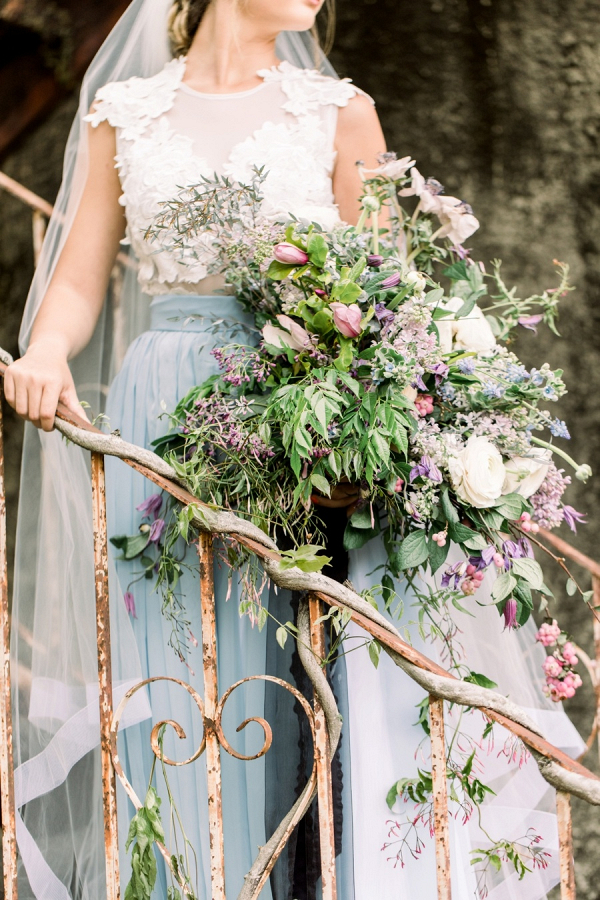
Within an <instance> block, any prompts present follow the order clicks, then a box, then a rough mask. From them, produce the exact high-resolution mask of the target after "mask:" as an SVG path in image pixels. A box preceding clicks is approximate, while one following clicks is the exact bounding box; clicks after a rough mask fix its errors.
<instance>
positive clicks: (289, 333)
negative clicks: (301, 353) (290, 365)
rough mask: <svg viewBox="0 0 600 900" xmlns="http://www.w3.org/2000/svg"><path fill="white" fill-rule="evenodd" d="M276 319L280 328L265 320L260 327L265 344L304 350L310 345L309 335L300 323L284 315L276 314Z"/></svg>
mask: <svg viewBox="0 0 600 900" xmlns="http://www.w3.org/2000/svg"><path fill="white" fill-rule="evenodd" d="M277 321H278V322H279V324H280V325H282V326H283V327H282V328H277V326H276V325H272V324H271V322H267V324H266V325H265V326H264V327H263V329H262V336H263V338H264V340H265V342H266V343H267V344H271V346H273V347H278V348H283V347H289V348H290V349H292V350H305V349H306V348H307V347H309V346H310V335H309V333H308V331H306V329H305V328H303V327H302V325H299V324H298V322H294V320H293V319H291V318H290V317H289V316H284V315H278V316H277Z"/></svg>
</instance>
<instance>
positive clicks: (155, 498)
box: [136, 494, 163, 519]
mask: <svg viewBox="0 0 600 900" xmlns="http://www.w3.org/2000/svg"><path fill="white" fill-rule="evenodd" d="M162 503H163V501H162V496H161V495H160V494H150V496H149V497H148V498H147V499H146V500H144V502H143V503H140V505H139V506H136V509H137V511H138V512H141V513H142V516H144V518H145V517H146V516H154V518H155V519H156V517H157V515H158V514H159V512H160V509H161V506H162Z"/></svg>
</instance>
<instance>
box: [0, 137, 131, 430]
mask: <svg viewBox="0 0 600 900" xmlns="http://www.w3.org/2000/svg"><path fill="white" fill-rule="evenodd" d="M115 153H116V147H115V132H114V129H113V128H112V127H111V126H110V125H108V124H107V123H106V122H104V123H102V124H101V125H100V126H99V127H98V128H91V126H90V127H89V154H90V159H89V174H88V178H87V182H86V185H85V188H84V191H83V196H82V199H81V203H80V205H79V209H78V210H77V213H76V215H75V220H74V222H73V226H72V228H71V231H70V233H69V236H68V238H67V240H66V242H65V246H64V248H63V251H62V253H61V255H60V259H59V260H58V263H57V266H56V270H55V273H54V275H53V277H52V280H51V282H50V285H49V287H48V291H47V293H46V296H45V297H44V299H43V301H42V305H41V306H40V310H39V312H38V314H37V316H36V319H35V322H34V324H33V329H32V333H31V340H30V343H29V347H28V350H27V353H26V354H25V356H24V357H23V358H22V359H19V360H17V361H16V362H15V363H13V365H12V366H9V368H8V369H7V370H6V375H5V379H4V390H5V394H6V399H7V400H8V402H9V403H10V405H11V406H13V407H14V408H15V410H16V411H17V412H18V413H19V415H21V416H23V417H24V418H26V419H28V420H29V421H31V422H33V424H34V425H36V426H37V427H38V428H43V430H44V431H51V430H52V428H53V424H54V415H55V413H56V407H57V405H58V402H59V401H62V403H64V404H65V405H66V406H67V407H68V408H69V409H71V411H72V412H75V413H77V414H78V415H81V414H82V410H81V406H80V405H79V401H78V399H77V394H76V392H75V385H74V384H73V379H72V376H71V372H70V370H69V366H68V360H69V359H71V358H72V357H73V356H76V355H77V354H78V353H79V352H80V351H81V350H83V348H84V347H85V346H86V344H87V343H88V342H89V340H90V338H91V336H92V334H93V332H94V328H95V326H96V322H97V321H98V317H99V315H100V312H101V310H102V305H103V303H104V296H105V293H106V288H107V285H108V281H109V278H110V273H111V270H112V266H113V264H114V260H115V257H116V255H117V251H118V247H119V241H120V239H121V238H122V237H123V234H124V230H125V217H124V212H123V209H122V207H121V206H120V205H119V196H120V194H121V188H120V184H119V177H118V175H117V172H116V169H115V161H114V158H115Z"/></svg>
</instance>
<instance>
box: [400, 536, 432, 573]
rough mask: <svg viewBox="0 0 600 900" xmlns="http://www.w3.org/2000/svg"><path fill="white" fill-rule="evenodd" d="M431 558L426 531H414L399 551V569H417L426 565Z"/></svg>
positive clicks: (403, 542) (405, 539)
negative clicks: (423, 564) (422, 564)
mask: <svg viewBox="0 0 600 900" xmlns="http://www.w3.org/2000/svg"><path fill="white" fill-rule="evenodd" d="M428 556H429V548H428V546H427V536H426V534H425V532H424V531H422V530H421V529H419V531H413V533H412V534H409V535H408V537H406V538H404V540H403V541H402V543H401V544H400V549H399V550H398V567H399V568H400V569H415V568H416V567H417V566H420V565H421V563H424V562H425V560H426V559H427V558H428Z"/></svg>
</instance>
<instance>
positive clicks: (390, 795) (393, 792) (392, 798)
mask: <svg viewBox="0 0 600 900" xmlns="http://www.w3.org/2000/svg"><path fill="white" fill-rule="evenodd" d="M399 784H400V782H399V781H397V782H396V784H393V785H392V786H391V788H390V789H389V791H388V792H387V796H386V798H385V802H386V803H387V805H388V806H389V808H390V809H393V808H394V803H395V802H396V800H397V799H398V785H399Z"/></svg>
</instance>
